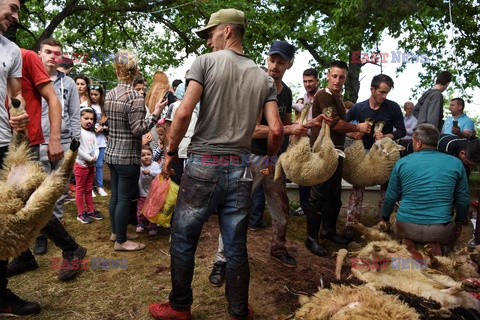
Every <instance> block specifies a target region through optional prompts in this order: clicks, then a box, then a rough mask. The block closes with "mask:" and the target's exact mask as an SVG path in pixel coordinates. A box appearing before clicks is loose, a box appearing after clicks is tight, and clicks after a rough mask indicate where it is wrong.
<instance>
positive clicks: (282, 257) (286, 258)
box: [270, 250, 297, 268]
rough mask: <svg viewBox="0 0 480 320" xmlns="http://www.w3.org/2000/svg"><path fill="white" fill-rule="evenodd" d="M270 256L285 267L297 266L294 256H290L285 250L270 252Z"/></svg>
mask: <svg viewBox="0 0 480 320" xmlns="http://www.w3.org/2000/svg"><path fill="white" fill-rule="evenodd" d="M270 256H271V257H272V258H274V259H276V260H278V261H280V262H281V263H283V265H284V266H286V267H290V268H295V267H296V266H297V261H295V258H294V257H292V256H291V255H290V254H289V253H288V252H287V251H286V250H285V252H282V253H280V254H277V253H273V252H270Z"/></svg>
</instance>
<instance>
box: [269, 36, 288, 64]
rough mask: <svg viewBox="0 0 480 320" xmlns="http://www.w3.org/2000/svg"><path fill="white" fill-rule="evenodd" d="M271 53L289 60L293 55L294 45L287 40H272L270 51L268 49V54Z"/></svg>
mask: <svg viewBox="0 0 480 320" xmlns="http://www.w3.org/2000/svg"><path fill="white" fill-rule="evenodd" d="M272 54H278V55H280V56H281V57H282V58H283V59H285V60H287V61H291V60H293V58H294V57H295V47H294V46H293V45H291V44H290V43H288V42H287V41H279V40H276V41H273V43H272V46H271V47H270V51H268V55H269V56H271V55H272Z"/></svg>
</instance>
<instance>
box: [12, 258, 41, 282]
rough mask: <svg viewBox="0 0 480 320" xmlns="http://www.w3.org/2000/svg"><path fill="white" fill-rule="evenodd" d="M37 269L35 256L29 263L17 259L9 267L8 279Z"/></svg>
mask: <svg viewBox="0 0 480 320" xmlns="http://www.w3.org/2000/svg"><path fill="white" fill-rule="evenodd" d="M30 255H31V253H30ZM35 269H38V263H37V260H35V258H34V257H33V256H32V258H31V259H30V260H28V261H25V260H22V259H20V258H18V257H17V258H15V259H13V260H12V262H10V263H9V264H8V265H7V278H9V277H13V276H16V275H17V274H22V273H25V272H27V271H31V270H35Z"/></svg>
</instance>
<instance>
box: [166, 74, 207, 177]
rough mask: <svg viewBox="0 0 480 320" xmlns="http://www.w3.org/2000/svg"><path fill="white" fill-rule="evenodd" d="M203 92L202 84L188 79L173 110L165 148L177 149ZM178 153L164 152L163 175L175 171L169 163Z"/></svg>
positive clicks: (169, 149) (168, 174)
mask: <svg viewBox="0 0 480 320" xmlns="http://www.w3.org/2000/svg"><path fill="white" fill-rule="evenodd" d="M202 93H203V86H202V85H201V84H200V83H198V82H196V81H193V80H192V81H190V82H189V84H188V87H187V91H186V92H185V96H184V97H183V100H182V102H180V105H179V106H178V109H177V111H176V112H175V117H174V118H173V122H172V124H171V126H170V130H169V131H170V132H169V134H168V143H167V150H168V151H170V152H172V151H176V150H178V145H179V144H180V142H181V141H182V139H183V137H184V136H185V133H186V132H187V130H188V126H189V125H190V120H191V119H192V113H193V109H195V105H196V104H197V103H198V101H200V97H201V96H202ZM177 157H178V153H177V154H176V155H172V156H169V155H168V154H167V152H165V164H164V166H163V169H162V174H163V176H164V177H168V176H170V175H172V174H175V172H174V171H173V170H172V168H171V165H172V161H173V160H174V159H177Z"/></svg>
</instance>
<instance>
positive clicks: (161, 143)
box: [153, 123, 167, 168]
mask: <svg viewBox="0 0 480 320" xmlns="http://www.w3.org/2000/svg"><path fill="white" fill-rule="evenodd" d="M155 131H156V132H157V136H158V145H157V146H156V147H155V150H154V151H153V161H155V162H158V163H160V168H161V167H162V166H163V158H164V152H163V148H164V147H165V142H166V141H165V140H166V137H167V129H166V127H165V124H163V123H157V124H156V126H155Z"/></svg>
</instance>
